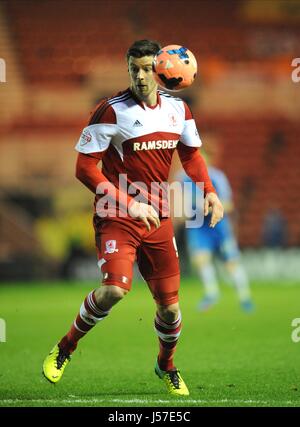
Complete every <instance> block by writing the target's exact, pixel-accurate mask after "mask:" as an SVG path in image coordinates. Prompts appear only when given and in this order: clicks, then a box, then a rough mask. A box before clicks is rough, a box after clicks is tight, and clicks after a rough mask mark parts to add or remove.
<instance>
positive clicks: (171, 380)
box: [148, 274, 189, 396]
mask: <svg viewBox="0 0 300 427" xmlns="http://www.w3.org/2000/svg"><path fill="white" fill-rule="evenodd" d="M179 283H180V276H179V274H178V275H176V276H172V277H168V278H163V279H148V286H149V288H150V290H151V293H152V295H153V298H154V299H155V302H156V316H155V319H154V328H155V331H156V334H157V336H158V342H159V353H158V356H157V362H156V365H155V373H156V374H157V375H158V376H159V378H161V379H162V380H163V381H164V382H165V384H166V386H167V390H168V392H169V393H171V394H173V395H177V396H187V395H188V394H189V391H188V388H187V386H186V384H185V383H184V381H183V379H182V377H181V374H180V372H179V370H178V369H177V368H176V367H175V365H174V355H175V351H176V346H177V343H178V340H179V336H180V333H181V312H180V308H179V302H178V289H179Z"/></svg>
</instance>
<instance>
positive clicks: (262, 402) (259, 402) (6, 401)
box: [0, 398, 300, 406]
mask: <svg viewBox="0 0 300 427" xmlns="http://www.w3.org/2000/svg"><path fill="white" fill-rule="evenodd" d="M1 403H2V404H3V403H4V404H12V403H16V404H17V403H44V404H45V403H66V404H70V403H148V404H150V403H181V404H186V403H194V404H195V403H196V404H212V403H214V404H217V403H220V404H222V403H231V404H234V403H238V404H245V403H248V404H254V405H270V404H271V403H275V404H280V405H282V404H283V405H293V406H299V405H300V402H297V401H294V402H293V401H291V400H287V401H276V400H270V401H265V400H252V399H249V400H239V399H233V400H230V399H220V400H203V399H182V400H178V399H177V400H175V399H174V400H173V399H172V400H165V399H149V400H148V399H80V398H74V399H2V400H0V405H1Z"/></svg>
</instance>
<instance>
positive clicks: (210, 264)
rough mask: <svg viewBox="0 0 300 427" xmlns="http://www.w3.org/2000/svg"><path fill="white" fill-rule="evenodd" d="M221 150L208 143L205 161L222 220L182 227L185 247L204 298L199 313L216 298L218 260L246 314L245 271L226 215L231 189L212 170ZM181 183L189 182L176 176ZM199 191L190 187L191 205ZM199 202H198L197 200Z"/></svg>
mask: <svg viewBox="0 0 300 427" xmlns="http://www.w3.org/2000/svg"><path fill="white" fill-rule="evenodd" d="M220 153H221V150H220V146H219V145H218V143H217V142H216V141H214V140H211V141H210V142H209V143H208V144H207V145H206V148H205V159H206V163H207V165H208V173H209V176H210V179H211V181H212V183H213V186H214V188H215V189H216V191H217V194H218V196H219V198H220V200H221V202H222V204H223V207H224V218H223V220H222V221H221V222H219V223H218V224H217V225H216V227H214V228H213V229H212V228H211V227H209V222H210V214H209V215H208V216H207V217H205V218H204V223H203V225H202V226H201V227H199V228H186V229H185V233H186V234H185V235H186V244H187V250H188V254H189V257H190V260H191V264H192V266H193V268H195V270H196V272H197V274H198V275H199V277H200V279H201V282H202V283H203V286H204V297H203V299H202V300H201V301H200V302H199V304H198V309H199V310H200V311H205V310H208V309H209V308H210V307H211V306H213V305H214V304H216V303H217V302H218V301H219V298H220V289H219V283H218V277H217V271H216V267H215V265H214V259H215V258H219V259H221V260H222V262H223V264H224V266H225V268H226V270H227V272H228V275H229V278H230V281H231V282H232V284H233V285H234V287H235V290H236V292H237V296H238V299H239V302H240V306H241V308H242V309H243V310H244V311H246V312H251V311H252V310H253V309H254V305H253V302H252V300H251V295H250V288H249V281H248V277H247V274H246V271H245V269H244V267H243V265H242V263H241V261H240V251H239V247H238V243H237V239H236V237H235V233H234V228H233V224H232V221H231V217H230V215H231V214H232V213H233V211H234V205H233V199H232V190H231V186H230V184H229V181H228V179H227V177H226V175H225V174H224V172H223V171H221V170H220V169H218V168H216V167H214V165H215V164H217V163H218V158H219V156H220ZM180 180H181V181H183V182H191V180H190V178H189V177H188V176H186V175H185V174H181V175H180ZM200 191H201V190H200V189H199V188H197V187H196V186H195V185H194V184H193V187H192V193H191V194H190V197H191V198H192V200H193V201H192V203H193V205H194V204H195V200H196V197H195V196H196V192H200ZM200 200H201V199H200Z"/></svg>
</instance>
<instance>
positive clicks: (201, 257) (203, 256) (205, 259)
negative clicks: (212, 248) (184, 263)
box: [192, 252, 211, 268]
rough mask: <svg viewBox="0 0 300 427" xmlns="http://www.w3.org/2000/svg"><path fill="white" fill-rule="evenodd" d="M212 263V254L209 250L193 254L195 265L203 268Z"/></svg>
mask: <svg viewBox="0 0 300 427" xmlns="http://www.w3.org/2000/svg"><path fill="white" fill-rule="evenodd" d="M210 263H211V254H210V253H208V252H198V253H196V254H194V255H193V256H192V264H193V266H194V267H196V268H197V267H198V268H202V267H205V266H206V265H208V264H210Z"/></svg>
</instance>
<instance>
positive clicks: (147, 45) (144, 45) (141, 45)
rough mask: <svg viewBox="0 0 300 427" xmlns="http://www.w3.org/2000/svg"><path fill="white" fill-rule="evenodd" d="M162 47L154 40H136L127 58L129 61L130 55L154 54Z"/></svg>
mask: <svg viewBox="0 0 300 427" xmlns="http://www.w3.org/2000/svg"><path fill="white" fill-rule="evenodd" d="M160 49H161V45H160V44H159V43H158V42H156V41H153V40H146V39H145V40H137V41H135V42H134V43H133V44H132V45H131V46H130V48H129V49H128V51H127V54H126V58H127V62H128V61H129V57H130V56H133V57H134V58H142V57H143V56H154V55H156V54H157V52H159V51H160Z"/></svg>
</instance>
